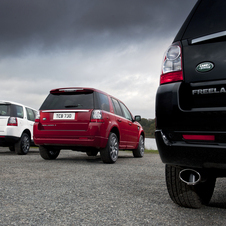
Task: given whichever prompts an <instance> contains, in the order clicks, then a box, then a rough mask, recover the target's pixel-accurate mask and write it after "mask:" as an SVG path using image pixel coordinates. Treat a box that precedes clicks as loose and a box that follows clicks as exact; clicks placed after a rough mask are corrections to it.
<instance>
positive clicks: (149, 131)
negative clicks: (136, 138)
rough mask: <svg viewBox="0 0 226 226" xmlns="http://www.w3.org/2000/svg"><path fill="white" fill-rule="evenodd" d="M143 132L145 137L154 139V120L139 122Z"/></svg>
mask: <svg viewBox="0 0 226 226" xmlns="http://www.w3.org/2000/svg"><path fill="white" fill-rule="evenodd" d="M139 123H140V124H141V125H142V127H143V129H144V132H145V137H147V138H154V137H155V120H154V119H146V118H142V119H141V121H140V122H139Z"/></svg>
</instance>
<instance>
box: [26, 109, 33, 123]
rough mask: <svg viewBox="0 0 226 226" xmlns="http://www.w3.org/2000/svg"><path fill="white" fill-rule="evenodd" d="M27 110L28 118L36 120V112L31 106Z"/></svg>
mask: <svg viewBox="0 0 226 226" xmlns="http://www.w3.org/2000/svg"><path fill="white" fill-rule="evenodd" d="M26 111H27V119H28V120H30V121H33V122H34V121H35V112H34V111H33V110H32V109H30V108H26Z"/></svg>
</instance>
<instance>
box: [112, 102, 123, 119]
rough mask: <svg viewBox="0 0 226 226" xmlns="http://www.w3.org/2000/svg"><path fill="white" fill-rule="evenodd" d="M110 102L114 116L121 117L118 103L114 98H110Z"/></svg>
mask: <svg viewBox="0 0 226 226" xmlns="http://www.w3.org/2000/svg"><path fill="white" fill-rule="evenodd" d="M111 100H112V104H113V108H114V112H115V114H116V115H120V116H123V113H122V109H121V108H120V105H119V103H118V101H117V100H115V99H114V98H112V99H111Z"/></svg>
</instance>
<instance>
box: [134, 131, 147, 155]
mask: <svg viewBox="0 0 226 226" xmlns="http://www.w3.org/2000/svg"><path fill="white" fill-rule="evenodd" d="M133 156H134V157H135V158H141V157H143V156H144V137H143V135H140V138H139V144H138V147H137V149H134V150H133Z"/></svg>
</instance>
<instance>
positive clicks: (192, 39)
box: [175, 0, 226, 111]
mask: <svg viewBox="0 0 226 226" xmlns="http://www.w3.org/2000/svg"><path fill="white" fill-rule="evenodd" d="M225 9H226V1H224V0H217V1H216V0H209V1H199V2H198V4H197V5H196V7H195V8H194V10H193V12H192V13H191V15H190V17H189V18H188V20H187V21H186V22H185V25H184V27H182V29H181V31H180V32H179V33H178V36H177V37H176V39H175V41H181V43H182V54H183V55H182V59H183V74H184V83H183V84H182V86H181V88H180V95H179V101H180V107H181V108H182V109H183V110H185V111H186V110H188V111H189V110H191V111H222V110H226V74H225V73H226V51H225V49H226V16H225ZM185 26H186V29H185ZM182 31H183V32H182ZM179 36H181V37H179Z"/></svg>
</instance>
